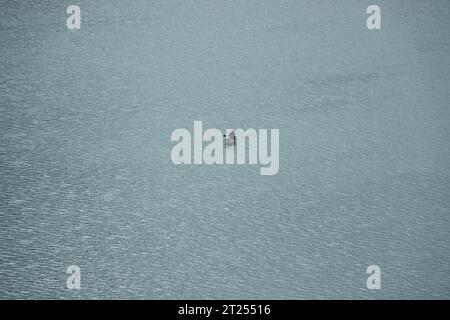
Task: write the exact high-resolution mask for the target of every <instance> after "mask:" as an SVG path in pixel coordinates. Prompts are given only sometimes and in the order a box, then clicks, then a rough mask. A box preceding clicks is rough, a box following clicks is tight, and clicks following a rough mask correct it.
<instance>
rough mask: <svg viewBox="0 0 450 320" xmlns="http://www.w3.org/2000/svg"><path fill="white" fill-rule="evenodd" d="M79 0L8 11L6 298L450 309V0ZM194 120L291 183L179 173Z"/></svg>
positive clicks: (0, 263)
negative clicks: (264, 153)
mask: <svg viewBox="0 0 450 320" xmlns="http://www.w3.org/2000/svg"><path fill="white" fill-rule="evenodd" d="M74 3H75V4H78V5H79V6H80V7H81V19H82V20H81V29H80V30H68V29H67V28H66V19H67V14H66V7H67V6H68V5H70V4H72V2H69V1H4V0H2V1H0V57H1V60H0V61H1V63H0V108H1V109H0V112H1V117H0V133H1V136H0V175H1V176H0V179H1V180H0V182H1V192H0V298H3V299H5V298H27V299H28V298H92V299H93V298H149V299H165V298H173V299H178V298H180V299H181V298H183V299H184V298H198V299H203V298H222V299H247V298H253V299H266V298H271V299H285V298H290V299H305V298H332V299H334V298H343V299H350V298H363V299H389V298H407V299H416V298H427V299H428V298H449V297H450V268H449V263H450V128H449V124H450V107H449V101H450V85H449V84H450V74H449V71H450V36H449V32H448V30H449V21H450V2H449V1H445V0H436V1H429V2H425V1H413V0H410V1H401V0H398V1H379V0H377V1H372V0H371V1H366V0H363V1H356V0H347V1H339V2H336V1H298V0H283V1H280V0H276V1H274V0H253V1H244V0H229V1H221V0H199V1H194V0H180V1H146V0H139V1H133V2H128V1H120V0H111V1H87V0H79V1H76V2H74ZM372 3H375V4H378V5H380V7H381V17H382V20H381V21H382V29H381V30H374V31H370V30H368V29H367V27H366V19H367V17H368V15H367V14H366V9H367V6H368V5H370V4H372ZM194 120H201V121H203V125H204V127H205V128H212V127H216V128H219V129H223V130H224V129H226V128H244V129H246V128H279V129H280V171H279V173H278V174H277V175H275V176H261V175H260V174H259V166H247V165H240V166H238V165H235V166H232V165H231V166H220V165H215V166H207V165H200V166H188V165H184V166H183V165H182V166H176V165H174V164H173V163H172V161H171V158H170V152H171V149H172V147H173V146H174V143H173V142H171V141H170V135H171V133H172V131H173V130H175V129H177V128H183V127H185V128H188V129H190V130H191V131H192V130H193V122H194ZM373 264H376V265H378V266H379V267H380V268H381V290H369V289H368V288H367V287H366V280H367V277H368V275H367V274H366V268H367V266H369V265H373ZM70 265H78V266H79V267H80V269H81V289H80V290H69V289H68V288H67V287H66V279H67V277H68V275H67V274H66V268H67V267H68V266H70Z"/></svg>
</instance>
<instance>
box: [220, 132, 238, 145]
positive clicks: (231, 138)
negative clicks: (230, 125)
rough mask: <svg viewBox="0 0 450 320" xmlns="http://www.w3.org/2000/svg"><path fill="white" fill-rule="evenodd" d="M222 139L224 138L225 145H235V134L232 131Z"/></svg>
mask: <svg viewBox="0 0 450 320" xmlns="http://www.w3.org/2000/svg"><path fill="white" fill-rule="evenodd" d="M223 137H224V138H225V143H226V144H227V145H231V144H236V134H235V133H234V130H233V131H231V132H230V134H229V135H228V137H227V136H226V135H225V134H224V135H223Z"/></svg>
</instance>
